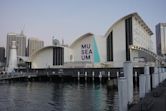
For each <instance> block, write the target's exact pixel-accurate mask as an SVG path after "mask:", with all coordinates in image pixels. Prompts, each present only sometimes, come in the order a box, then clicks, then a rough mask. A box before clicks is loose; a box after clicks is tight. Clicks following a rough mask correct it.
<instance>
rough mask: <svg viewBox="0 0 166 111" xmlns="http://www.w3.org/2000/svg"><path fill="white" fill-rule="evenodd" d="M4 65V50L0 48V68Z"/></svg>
mask: <svg viewBox="0 0 166 111" xmlns="http://www.w3.org/2000/svg"><path fill="white" fill-rule="evenodd" d="M4 64H5V48H4V47H0V67H1V66H3V65H4Z"/></svg>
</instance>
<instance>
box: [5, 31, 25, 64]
mask: <svg viewBox="0 0 166 111" xmlns="http://www.w3.org/2000/svg"><path fill="white" fill-rule="evenodd" d="M12 41H16V47H17V56H25V55H26V36H25V35H24V33H23V32H21V33H20V34H16V33H8V34H7V43H6V60H7V62H6V63H7V64H6V65H7V66H8V63H9V54H10V46H11V43H12Z"/></svg>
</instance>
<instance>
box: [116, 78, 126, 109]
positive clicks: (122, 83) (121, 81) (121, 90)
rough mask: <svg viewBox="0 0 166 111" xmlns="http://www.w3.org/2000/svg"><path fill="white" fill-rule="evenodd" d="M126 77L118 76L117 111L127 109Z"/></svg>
mask: <svg viewBox="0 0 166 111" xmlns="http://www.w3.org/2000/svg"><path fill="white" fill-rule="evenodd" d="M127 93H128V92H127V79H126V78H125V77H120V78H118V96H119V100H118V104H119V111H127V110H128V97H127V95H128V94H127Z"/></svg>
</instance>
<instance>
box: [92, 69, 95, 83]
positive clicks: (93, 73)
mask: <svg viewBox="0 0 166 111" xmlns="http://www.w3.org/2000/svg"><path fill="white" fill-rule="evenodd" d="M94 79H95V72H94V71H93V72H92V80H93V81H94Z"/></svg>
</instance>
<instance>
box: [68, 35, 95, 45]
mask: <svg viewBox="0 0 166 111" xmlns="http://www.w3.org/2000/svg"><path fill="white" fill-rule="evenodd" d="M93 35H94V34H92V33H90V32H89V33H86V34H84V35H82V36H81V37H79V38H78V39H76V40H75V41H74V42H73V43H72V44H71V45H70V47H73V46H74V45H75V44H76V43H77V42H78V41H80V40H82V39H84V38H85V37H89V36H93Z"/></svg>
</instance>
